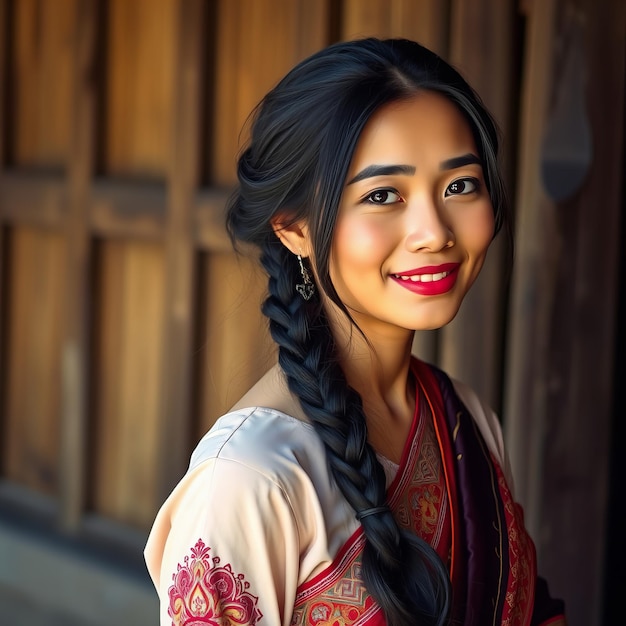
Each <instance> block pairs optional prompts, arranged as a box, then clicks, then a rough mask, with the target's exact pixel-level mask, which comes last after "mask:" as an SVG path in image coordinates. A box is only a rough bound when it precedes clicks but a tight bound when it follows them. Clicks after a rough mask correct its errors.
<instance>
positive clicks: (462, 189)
mask: <svg viewBox="0 0 626 626" xmlns="http://www.w3.org/2000/svg"><path fill="white" fill-rule="evenodd" d="M477 189H478V181H477V180H476V179H475V178H459V179H458V180H455V181H453V182H451V183H450V184H449V185H448V188H447V189H446V196H462V195H465V194H468V193H472V192H473V191H476V190H477Z"/></svg>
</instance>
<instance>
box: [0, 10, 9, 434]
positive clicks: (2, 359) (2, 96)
mask: <svg viewBox="0 0 626 626" xmlns="http://www.w3.org/2000/svg"><path fill="white" fill-rule="evenodd" d="M7 2H8V0H0V175H1V174H2V172H3V170H4V169H5V167H6V162H5V159H6V151H7V135H6V129H7V128H8V122H9V120H8V119H7V115H8V111H7V107H6V98H7V94H8V93H9V89H8V87H9V86H8V72H7V62H8V58H7V56H8V55H7V52H8V51H7V47H8V45H7V44H8V41H7V40H8V34H9V25H8V23H7V20H8V7H7ZM1 209H2V207H0V432H2V424H3V423H4V411H5V404H4V403H5V399H4V385H5V378H4V377H5V376H6V365H5V363H6V354H5V350H6V345H5V342H4V337H5V335H4V332H5V324H6V319H5V316H6V313H5V308H6V303H5V302H4V297H5V291H6V285H5V265H4V264H5V258H4V255H5V254H6V244H5V237H6V233H5V225H4V223H3V221H2V210H1ZM1 443H2V442H1V440H0V445H1Z"/></svg>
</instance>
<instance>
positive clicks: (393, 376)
mask: <svg viewBox="0 0 626 626" xmlns="http://www.w3.org/2000/svg"><path fill="white" fill-rule="evenodd" d="M329 313H330V314H329V319H330V323H331V328H332V331H333V334H334V336H335V341H336V343H337V350H338V356H339V359H340V362H341V366H342V369H343V371H344V373H345V375H346V378H347V380H348V383H349V384H350V386H351V387H353V388H354V389H356V390H357V391H358V392H359V394H360V395H361V398H362V399H363V406H364V407H365V409H366V412H368V408H369V409H370V411H369V413H371V414H372V417H374V414H379V415H385V414H388V415H404V414H405V413H407V412H408V413H409V414H410V415H411V416H412V414H413V402H414V390H413V386H412V384H411V373H410V367H411V348H412V345H413V336H414V332H413V331H410V330H406V329H400V328H397V327H392V328H390V327H389V326H387V325H382V324H380V325H376V324H366V323H361V320H359V317H358V315H354V319H355V321H356V322H357V324H359V328H361V329H362V330H363V332H364V333H365V337H364V336H363V335H362V334H361V333H360V332H359V330H358V329H357V328H355V327H354V326H353V325H352V324H351V323H350V320H348V319H347V318H346V316H345V315H344V314H343V313H342V312H341V311H338V310H337V309H336V308H333V309H332V310H330V311H329Z"/></svg>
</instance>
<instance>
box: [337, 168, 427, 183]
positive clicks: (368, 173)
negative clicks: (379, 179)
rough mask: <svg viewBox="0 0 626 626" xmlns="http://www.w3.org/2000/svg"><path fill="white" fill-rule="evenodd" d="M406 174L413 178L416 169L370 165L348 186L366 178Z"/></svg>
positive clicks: (351, 180) (350, 181)
mask: <svg viewBox="0 0 626 626" xmlns="http://www.w3.org/2000/svg"><path fill="white" fill-rule="evenodd" d="M397 174H404V175H405V176H413V174H415V168H414V167H413V166H412V165H368V166H367V167H366V168H365V169H362V170H361V171H360V172H359V173H358V174H357V175H356V176H355V177H354V178H352V179H350V180H349V181H348V183H347V184H348V185H352V184H353V183H358V182H359V181H360V180H364V179H365V178H373V177H374V176H394V175H397Z"/></svg>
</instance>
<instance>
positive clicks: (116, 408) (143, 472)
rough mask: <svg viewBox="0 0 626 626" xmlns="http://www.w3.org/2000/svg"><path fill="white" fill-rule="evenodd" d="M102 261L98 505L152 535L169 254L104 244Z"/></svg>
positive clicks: (94, 499)
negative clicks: (166, 258)
mask: <svg viewBox="0 0 626 626" xmlns="http://www.w3.org/2000/svg"><path fill="white" fill-rule="evenodd" d="M97 258H98V263H97V267H98V272H97V277H96V281H95V283H96V285H97V286H98V290H97V300H96V302H97V305H98V308H97V334H96V351H95V364H94V367H95V372H96V375H97V384H96V388H95V390H94V401H93V407H94V414H95V416H96V419H95V424H94V428H95V432H94V434H95V437H94V441H95V442H97V444H96V445H95V446H94V464H93V465H94V484H93V485H92V488H91V489H90V493H92V494H93V495H92V502H91V504H92V506H93V508H94V510H95V511H97V513H99V514H101V515H105V516H107V517H109V518H111V519H114V520H117V521H119V522H123V523H126V524H131V525H133V526H136V527H140V528H143V529H148V528H149V526H150V524H151V522H152V521H153V518H154V512H155V492H156V490H157V481H158V477H159V471H158V469H157V468H158V466H159V464H160V461H161V460H162V458H163V457H160V456H158V440H159V437H161V436H162V431H161V428H160V423H159V416H160V413H161V409H162V407H161V397H162V396H161V388H162V385H163V378H162V376H163V372H162V363H163V361H164V356H165V355H164V350H163V339H162V338H163V330H164V306H165V265H164V254H163V250H162V247H161V246H159V245H156V244H152V243H137V242H133V241H107V242H101V243H100V244H99V246H98V257H97ZM181 421H182V420H181ZM176 423H177V425H180V422H176ZM168 463H169V462H168ZM166 465H167V464H166Z"/></svg>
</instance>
